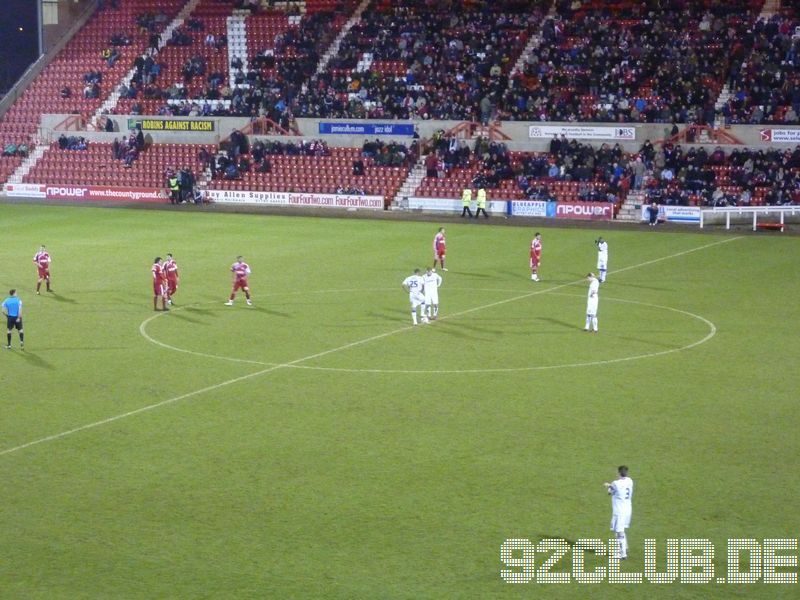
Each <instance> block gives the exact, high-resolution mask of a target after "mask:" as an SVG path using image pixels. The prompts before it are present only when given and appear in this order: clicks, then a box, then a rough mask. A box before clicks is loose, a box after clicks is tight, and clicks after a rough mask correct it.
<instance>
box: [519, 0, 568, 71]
mask: <svg viewBox="0 0 800 600" xmlns="http://www.w3.org/2000/svg"><path fill="white" fill-rule="evenodd" d="M556 16H557V15H556V5H555V3H553V4H552V5H551V6H550V10H549V11H547V16H546V17H545V18H544V19H542V25H544V22H545V21H546V20H547V19H555V17H556ZM541 32H542V27H539V31H537V32H536V33H535V34H533V35H532V36H531V39H529V40H528V43H527V44H525V48H523V50H522V52H520V55H519V58H518V59H517V62H516V63H514V67H513V68H512V69H511V72H510V73H509V74H508V85H509V86H510V85H511V83H512V81H513V80H514V77H516V76H517V75H518V74H519V73H522V71H523V68H524V67H525V59H526V58H528V55H529V54H530V53H531V52H532V51H533V49H534V48H536V47H538V46H539V44H541V42H542V36H541Z"/></svg>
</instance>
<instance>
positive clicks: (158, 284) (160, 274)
mask: <svg viewBox="0 0 800 600" xmlns="http://www.w3.org/2000/svg"><path fill="white" fill-rule="evenodd" d="M150 271H151V272H152V273H153V310H158V299H159V298H161V310H169V309H168V308H167V274H166V273H165V272H164V265H163V264H162V262H161V257H160V256H156V258H155V260H154V261H153V266H152V267H151V268H150Z"/></svg>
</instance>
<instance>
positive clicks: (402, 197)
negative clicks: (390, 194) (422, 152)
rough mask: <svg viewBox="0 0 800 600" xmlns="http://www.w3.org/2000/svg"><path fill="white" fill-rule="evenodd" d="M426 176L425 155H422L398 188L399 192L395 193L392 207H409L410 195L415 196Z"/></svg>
mask: <svg viewBox="0 0 800 600" xmlns="http://www.w3.org/2000/svg"><path fill="white" fill-rule="evenodd" d="M424 178H425V157H424V156H420V157H419V159H418V160H417V162H416V164H415V165H414V166H413V167H411V169H410V170H409V172H408V176H407V177H406V178H405V180H404V181H403V183H402V184H401V185H400V189H399V190H398V192H397V194H395V197H394V200H393V201H392V204H391V208H393V209H398V208H400V209H404V208H408V197H409V196H413V195H414V194H415V193H416V191H417V188H418V187H419V186H420V184H421V183H422V180H423V179H424Z"/></svg>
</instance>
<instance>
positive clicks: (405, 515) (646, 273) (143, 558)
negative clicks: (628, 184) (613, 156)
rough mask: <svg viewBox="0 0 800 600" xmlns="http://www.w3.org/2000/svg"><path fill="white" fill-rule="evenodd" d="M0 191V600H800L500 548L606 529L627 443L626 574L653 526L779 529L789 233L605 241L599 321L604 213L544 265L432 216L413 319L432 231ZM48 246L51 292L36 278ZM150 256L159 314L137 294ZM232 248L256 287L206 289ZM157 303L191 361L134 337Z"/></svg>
mask: <svg viewBox="0 0 800 600" xmlns="http://www.w3.org/2000/svg"><path fill="white" fill-rule="evenodd" d="M2 213H3V243H2V247H0V264H2V270H0V289H1V290H3V291H5V290H7V289H8V288H10V287H17V288H19V289H20V295H21V297H22V299H23V302H24V306H25V326H26V327H25V330H26V334H27V342H28V344H27V346H28V348H27V350H26V351H25V352H24V353H23V352H21V351H20V350H19V349H17V348H15V349H14V350H12V351H10V352H9V351H3V353H2V354H0V384H1V385H0V390H2V392H1V394H2V396H1V397H2V400H0V480H2V482H3V486H2V489H3V493H2V502H1V503H0V531H1V532H2V536H0V597H4V598H6V597H7V598H70V599H71V598H167V597H175V598H204V597H207V598H219V597H229V598H234V597H235V598H251V597H252V598H266V597H271V598H313V597H318V598H322V597H324V598H530V597H539V596H541V595H543V594H547V595H548V597H557V598H585V597H587V596H588V595H589V594H591V595H592V597H598V598H605V597H609V598H610V597H614V598H616V597H630V598H633V597H648V598H650V597H654V598H690V597H709V598H731V597H754V598H780V597H785V598H789V597H797V594H798V589H800V588H798V586H797V585H793V586H775V585H765V584H763V583H759V584H755V585H751V586H730V585H724V586H723V585H713V584H712V585H698V586H690V585H685V584H684V585H678V584H676V585H667V586H656V585H652V584H642V585H629V586H612V585H609V584H607V583H604V584H602V585H599V586H585V585H579V584H577V583H572V584H570V585H563V586H555V585H538V584H535V583H532V584H529V585H509V584H506V583H504V582H503V580H502V579H501V577H500V571H501V569H502V568H504V567H503V565H502V564H501V562H500V546H501V544H502V543H503V541H504V540H505V539H507V538H528V539H531V540H532V541H534V542H537V541H538V540H540V539H542V538H545V537H563V538H566V539H568V540H576V539H579V538H603V539H607V537H608V536H609V531H608V521H609V518H610V502H609V500H608V498H607V496H606V495H605V493H604V490H603V488H602V485H601V484H602V482H603V481H606V480H608V479H610V478H612V477H613V476H614V469H615V467H616V465H618V464H620V463H626V464H628V465H629V466H630V468H631V475H632V477H633V478H634V480H635V482H636V486H637V487H636V495H635V498H634V516H633V524H632V527H631V529H630V531H629V539H630V543H631V559H630V560H629V561H628V562H627V563H626V564H625V565H624V569H623V570H625V571H641V570H642V566H643V560H642V552H643V550H642V548H643V540H644V539H645V538H655V539H657V540H659V543H660V544H662V545H661V546H660V547H661V548H663V543H664V541H665V540H666V539H667V538H681V537H684V538H685V537H696V538H708V539H711V540H712V541H713V542H714V543H715V544H716V546H717V556H716V559H715V563H716V568H717V570H718V571H720V572H721V573H722V574H723V575H724V572H725V553H724V545H725V540H727V539H728V538H735V537H753V538H757V539H763V538H769V537H774V538H784V537H786V538H797V537H798V532H800V527H799V525H800V519H798V513H797V498H798V497H800V485H798V481H800V478H799V477H798V475H797V457H798V455H800V443H799V442H798V435H797V430H798V416H797V414H798V412H797V391H796V390H797V384H796V379H797V378H796V373H797V365H798V358H799V356H798V354H799V352H798V343H797V339H798V333H800V331H799V328H798V324H797V323H798V321H797V314H798V309H797V298H798V297H800V282H799V281H798V278H797V276H796V273H797V261H798V258H800V240H798V238H791V237H782V236H780V235H774V236H773V235H770V236H758V237H743V238H741V239H735V240H733V241H729V242H727V243H721V244H720V243H719V242H723V241H724V240H727V239H731V238H732V237H733V236H728V237H726V236H723V235H698V234H697V233H696V232H695V231H693V230H691V229H688V228H687V230H686V232H685V233H661V232H658V233H655V232H652V231H649V230H642V231H609V232H605V234H606V237H607V239H608V240H609V244H610V259H611V260H610V267H611V274H610V275H609V282H608V283H607V284H606V285H605V286H603V288H602V289H601V300H600V328H601V333H600V335H597V336H591V335H587V334H584V333H583V332H582V331H581V328H582V325H583V318H584V315H583V312H584V307H585V293H586V284H585V282H582V281H580V282H579V283H577V284H575V285H572V284H571V282H576V281H579V280H580V279H581V277H582V276H583V275H584V274H585V273H586V272H587V271H588V270H590V269H593V268H594V266H595V259H596V253H595V249H594V246H593V244H592V241H593V239H594V238H595V237H596V235H597V233H598V232H597V231H590V230H581V229H557V228H555V227H548V228H544V227H542V228H541V231H542V233H543V243H544V252H543V265H542V269H541V275H542V279H543V280H542V282H540V283H532V282H531V281H530V279H529V273H528V268H527V261H528V248H529V244H530V238H531V236H532V233H533V231H532V230H530V229H526V228H510V227H494V226H492V225H491V224H486V223H480V224H476V223H463V224H461V223H459V224H455V225H452V226H449V227H448V228H447V233H448V238H447V239H448V261H449V264H448V267H449V269H450V271H449V272H448V273H444V274H443V275H444V284H443V287H442V289H441V311H442V312H441V314H442V317H444V318H443V319H442V320H440V321H439V322H437V323H435V324H432V325H430V326H425V327H417V328H410V327H409V324H410V316H409V314H408V304H407V296H406V294H404V293H403V292H402V290H401V289H400V282H401V281H402V280H403V278H404V277H405V276H406V275H408V274H410V272H411V270H412V268H413V267H415V266H417V265H424V264H426V263H427V262H428V261H429V260H430V259H431V256H430V254H431V241H432V238H433V235H434V233H435V231H436V224H435V223H401V222H385V221H375V222H373V221H362V220H334V219H312V218H279V217H266V216H253V215H225V214H195V213H171V212H160V211H159V212H156V211H128V210H104V209H91V208H61V207H58V208H57V207H35V206H4V207H3V211H2ZM41 243H45V244H47V245H48V248H49V249H50V251H51V254H52V256H53V264H52V273H53V286H54V289H55V290H56V291H57V294H54V295H42V296H38V297H37V296H35V295H33V293H32V290H33V286H34V280H35V269H34V266H33V264H32V262H31V258H32V256H33V254H34V252H35V251H36V249H37V247H38V245H39V244H41ZM709 244H716V245H713V246H710V247H708V248H705V249H702V250H699V251H697V252H692V253H687V254H683V255H680V256H674V255H677V254H678V253H682V252H685V251H687V250H691V249H693V248H700V247H702V246H706V245H709ZM168 251H172V252H173V253H174V254H175V257H176V259H177V261H178V264H179V266H180V268H181V275H182V281H181V288H180V291H179V294H178V295H177V296H176V298H175V301H176V304H177V305H178V306H179V310H173V311H172V312H170V313H169V314H163V315H159V316H155V315H156V313H154V312H153V311H152V307H151V296H150V293H151V291H150V290H151V287H150V272H149V269H150V265H151V262H152V259H153V257H154V256H155V255H158V254H160V255H162V256H163V255H164V254H165V253H166V252H168ZM239 253H242V254H244V255H245V257H246V259H247V260H248V262H249V263H250V265H251V266H252V268H253V274H252V277H251V287H252V290H253V294H254V299H255V302H256V305H255V307H253V308H248V307H246V306H245V305H244V303H243V299H242V298H241V297H240V298H239V300H238V301H237V304H236V306H234V307H226V306H223V304H222V302H223V300H224V299H225V297H226V295H227V293H228V292H229V286H230V274H229V272H228V268H229V266H230V264H231V262H233V259H234V258H235V256H236V255H237V254H239ZM666 257H672V258H666ZM660 258H665V260H661V261H657V262H653V263H651V264H649V265H645V266H640V267H636V265H641V264H642V263H646V262H648V261H652V260H654V259H660ZM627 267H636V268H628V269H627V270H624V271H622V272H618V273H615V272H614V270H616V269H625V268H627ZM565 284H567V285H565ZM556 286H561V287H559V288H558V289H555V290H554V291H552V292H548V291H547V290H549V289H551V288H554V287H556ZM660 307H669V308H660ZM670 308H671V309H677V310H679V311H685V312H675V310H670ZM686 313H692V314H694V315H698V317H702V318H703V319H707V320H708V321H711V322H713V324H714V325H715V326H716V328H717V333H716V335H715V336H714V337H712V338H711V339H710V340H708V341H707V342H705V343H703V344H702V345H698V346H695V347H693V348H690V349H686V350H680V351H675V350H678V349H680V348H682V347H684V346H687V345H691V344H693V343H695V342H697V341H699V340H701V339H703V338H704V337H706V336H707V335H708V333H709V325H708V324H707V323H705V322H704V321H703V320H702V319H699V318H698V317H694V316H691V315H689V314H686ZM151 317H154V318H152V320H150V321H149V322H147V323H146V325H145V326H144V329H145V333H146V334H147V335H149V336H151V337H152V338H153V339H155V340H157V341H159V342H161V343H163V344H169V345H172V346H175V347H179V348H182V349H184V350H189V351H191V352H194V353H195V354H191V353H187V352H179V351H176V350H171V349H168V348H165V347H163V346H158V345H156V344H154V343H153V342H151V341H148V340H147V339H145V337H143V336H142V335H141V334H140V326H141V325H142V323H143V322H145V321H146V320H147V319H151ZM366 340H369V341H366ZM14 344H15V346H16V338H15V340H14ZM325 351H330V352H327V353H325V354H321V355H320V356H318V357H316V358H308V357H311V356H312V355H317V354H320V353H324V352H325ZM670 351H673V352H670ZM657 353H661V354H660V355H658V356H652V357H649V358H640V359H638V360H621V359H626V358H627V357H632V356H636V355H653V354H657ZM204 354H207V355H216V356H219V357H226V358H228V359H231V358H232V359H238V360H239V361H251V362H239V361H232V360H223V359H222V358H213V357H211V356H204ZM262 363H264V364H262ZM287 363H291V364H287ZM586 363H589V364H586ZM559 365H574V366H571V367H559ZM310 367H316V368H315V369H312V368H310ZM480 369H489V371H485V372H476V371H475V370H480ZM503 369H505V370H503ZM465 370H466V371H467V372H464V371H465ZM470 370H472V372H469V371H470ZM260 371H265V372H263V373H261V374H260V375H252V374H255V373H258V372H260ZM251 375H252V376H251ZM239 377H246V378H245V379H242V380H240V381H238V382H234V383H228V384H226V382H229V381H230V380H232V379H235V378H239ZM213 386H218V387H213ZM209 387H212V388H213V389H209V390H207V391H204V392H199V390H203V389H204V388H209ZM183 395H187V396H186V397H184V398H182V399H178V400H175V401H174V402H170V400H172V399H175V398H177V397H179V396H183ZM158 403H163V404H161V405H160V406H157V407H155V408H153V409H152V410H146V411H143V412H137V413H135V414H132V415H130V416H128V417H124V418H119V419H116V420H112V421H109V422H106V423H105V424H101V425H98V426H96V427H91V428H88V429H82V430H80V431H77V432H74V433H71V434H68V435H65V436H63V437H58V438H55V439H51V440H49V441H44V442H42V443H38V444H35V445H32V446H28V447H25V448H22V449H19V450H15V451H13V452H3V451H4V450H6V451H7V450H8V449H13V448H16V447H18V446H21V445H24V444H27V443H29V442H32V441H36V440H40V439H42V438H47V437H48V436H53V435H57V434H60V433H63V432H67V431H70V430H73V429H76V428H81V427H83V426H86V425H90V424H93V423H97V422H100V421H104V420H106V419H109V418H113V417H115V416H119V415H123V414H125V413H128V412H130V411H136V410H137V409H140V408H143V407H147V406H150V405H154V404H158ZM796 554H797V553H795V555H796ZM543 558H544V557H543V556H539V557H537V565H538V564H540V562H541V560H543ZM568 568H569V565H568V563H567V564H564V563H560V564H559V565H557V567H556V569H555V570H558V571H564V570H568ZM790 570H793V571H795V572H797V570H798V569H797V568H794V569H790Z"/></svg>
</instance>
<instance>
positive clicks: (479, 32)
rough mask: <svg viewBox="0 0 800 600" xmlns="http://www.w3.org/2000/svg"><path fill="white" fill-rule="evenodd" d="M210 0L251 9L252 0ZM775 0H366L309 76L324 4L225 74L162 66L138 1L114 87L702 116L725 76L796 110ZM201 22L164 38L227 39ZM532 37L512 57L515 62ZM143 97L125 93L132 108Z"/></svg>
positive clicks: (203, 100) (483, 113)
mask: <svg viewBox="0 0 800 600" xmlns="http://www.w3.org/2000/svg"><path fill="white" fill-rule="evenodd" d="M220 2H225V3H228V4H230V5H231V6H239V7H241V8H246V9H250V10H253V11H258V10H262V9H261V8H260V7H259V3H258V2H252V1H251V0H236V1H233V0H220ZM106 4H108V3H106ZM113 4H115V3H113ZM783 4H784V6H783V8H782V10H781V11H779V12H777V13H776V14H774V15H772V16H770V17H769V18H765V19H760V20H759V19H757V18H756V14H755V12H756V10H757V6H756V5H757V3H754V2H752V1H751V0H706V1H704V2H688V1H686V0H614V1H612V2H603V3H600V2H596V1H594V0H556V2H555V6H554V11H553V12H551V13H550V14H547V10H548V8H549V7H550V5H551V2H549V1H548V0H495V1H494V2H475V3H471V4H470V3H468V4H464V3H462V2H458V1H456V0H444V1H441V2H431V1H430V0H407V1H405V2H403V3H386V2H382V1H379V0H373V2H371V3H370V4H369V5H368V7H367V10H366V11H365V12H364V13H363V14H362V16H361V19H360V20H358V21H357V22H356V23H355V24H354V26H353V27H352V28H351V29H350V30H349V31H348V32H347V34H346V35H345V36H344V38H343V39H342V40H341V44H340V45H339V46H338V47H337V52H336V54H335V55H334V56H333V57H332V58H331V60H330V63H329V64H328V66H327V68H326V69H325V70H324V71H323V72H322V73H320V74H318V75H317V74H315V70H316V67H317V65H318V64H319V62H320V59H321V55H322V51H323V50H324V49H327V48H328V47H329V46H330V44H331V42H332V41H333V38H334V36H335V35H336V30H335V28H333V27H331V26H330V24H331V22H332V20H333V18H334V16H335V12H333V11H322V12H313V13H308V14H305V15H303V17H302V19H300V21H299V25H298V26H297V27H290V28H289V29H287V30H286V31H285V32H282V33H280V34H279V35H277V36H276V37H275V40H274V43H273V44H272V45H271V46H270V47H265V48H263V49H261V50H260V51H259V52H258V54H257V55H256V56H249V57H243V58H245V59H246V61H242V58H234V59H233V62H232V69H231V72H230V73H228V72H213V73H209V72H207V71H208V69H207V65H206V60H205V58H204V57H203V56H202V55H201V54H197V55H195V56H193V57H191V58H190V59H189V60H188V61H187V63H186V64H185V65H184V66H183V69H182V73H183V81H182V82H181V81H162V80H161V73H162V72H163V70H164V64H163V63H162V62H161V61H160V60H159V58H158V56H157V54H158V53H157V48H158V44H159V40H158V31H159V30H160V29H161V28H162V27H163V25H164V24H165V23H166V21H167V16H166V15H165V14H164V13H163V12H161V11H157V12H144V13H141V14H139V15H138V16H137V17H136V23H135V25H136V26H137V27H138V30H139V32H140V33H141V34H144V35H150V47H149V48H148V52H147V53H146V54H145V55H143V56H139V57H137V58H136V60H135V63H134V67H135V75H134V77H133V80H132V82H131V83H130V84H129V85H128V84H126V85H124V86H123V87H122V88H121V89H120V90H119V91H120V92H121V95H122V97H123V98H129V99H134V100H138V99H142V98H145V99H153V100H160V101H162V102H163V104H161V105H160V106H159V107H158V109H157V111H156V112H157V113H158V114H162V115H181V116H207V115H215V116H225V115H233V116H251V117H256V116H264V117H268V118H270V119H271V120H272V121H274V122H276V123H279V125H280V126H281V127H282V128H284V129H288V126H289V124H290V122H291V120H292V118H293V117H295V116H300V117H323V118H328V117H345V118H364V117H371V118H401V119H406V118H419V119H429V118H436V119H457V120H476V121H478V120H480V121H483V122H487V121H488V120H492V119H509V120H534V121H539V120H554V121H578V120H580V121H604V122H683V123H698V124H709V123H713V122H714V121H715V119H716V118H717V116H718V113H717V110H716V109H715V102H716V100H717V98H718V96H719V92H720V89H721V87H722V85H723V84H727V85H728V86H729V88H730V90H731V96H730V99H729V100H728V101H727V103H725V104H724V106H722V108H721V111H720V112H721V114H722V116H723V117H724V118H725V119H726V121H727V122H730V123H764V122H769V123H779V122H785V123H797V122H800V36H798V35H797V33H796V30H795V28H796V27H797V26H798V25H800V20H799V19H798V15H797V14H796V10H797V8H798V7H797V6H796V3H792V2H784V3H783ZM112 7H113V5H112ZM290 8H291V5H287V7H284V8H283V9H282V10H284V11H286V12H289V11H290ZM269 10H274V8H272V7H271V8H270V9H269ZM204 30H205V26H204V23H203V22H202V19H200V18H197V17H191V18H189V19H187V21H186V23H185V24H184V25H181V26H180V27H177V28H175V29H174V30H173V32H172V34H171V37H170V39H169V40H168V42H167V44H168V45H176V46H188V45H192V44H193V42H194V40H195V39H196V37H197V36H202V37H201V39H203V40H204V44H205V45H206V46H207V47H210V48H215V49H216V50H217V51H219V52H222V51H224V49H225V47H226V45H227V39H226V36H225V35H224V34H222V35H214V34H212V33H206V32H205V31H204ZM132 34H133V33H132V32H130V35H129V34H128V33H126V32H119V33H115V34H114V35H113V36H112V37H111V39H110V41H109V47H108V48H106V49H105V50H104V51H103V52H102V57H103V59H104V60H106V62H107V64H108V66H109V67H113V66H114V64H115V63H116V62H117V61H118V60H120V57H121V54H120V51H119V48H120V47H122V46H126V45H129V44H130V43H131V42H132V40H131V35H132ZM531 36H535V37H534V38H533V40H534V43H533V44H532V46H531V47H530V48H529V52H527V53H526V55H525V56H524V57H523V59H524V60H523V61H522V69H521V71H520V72H518V73H517V75H516V76H514V77H510V74H511V72H512V68H513V67H514V63H515V61H516V59H517V58H518V56H519V54H520V53H521V51H522V49H523V47H524V46H525V44H526V43H527V42H528V40H529V39H531ZM245 65H249V66H248V68H245ZM199 80H202V82H203V83H202V88H203V89H202V92H200V94H194V93H192V94H191V96H197V97H191V96H190V92H189V84H190V83H193V84H195V85H194V86H193V87H197V86H196V84H197V82H198V81H199ZM99 84H100V82H99V81H97V82H93V83H86V88H85V89H84V96H85V97H86V98H97V97H98V96H99V93H100V86H99ZM245 84H246V85H245ZM67 89H68V88H64V90H67ZM143 110H144V109H143V107H142V105H141V103H140V102H136V103H135V104H134V109H133V112H134V113H135V114H140V113H141V112H142V111H143Z"/></svg>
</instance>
